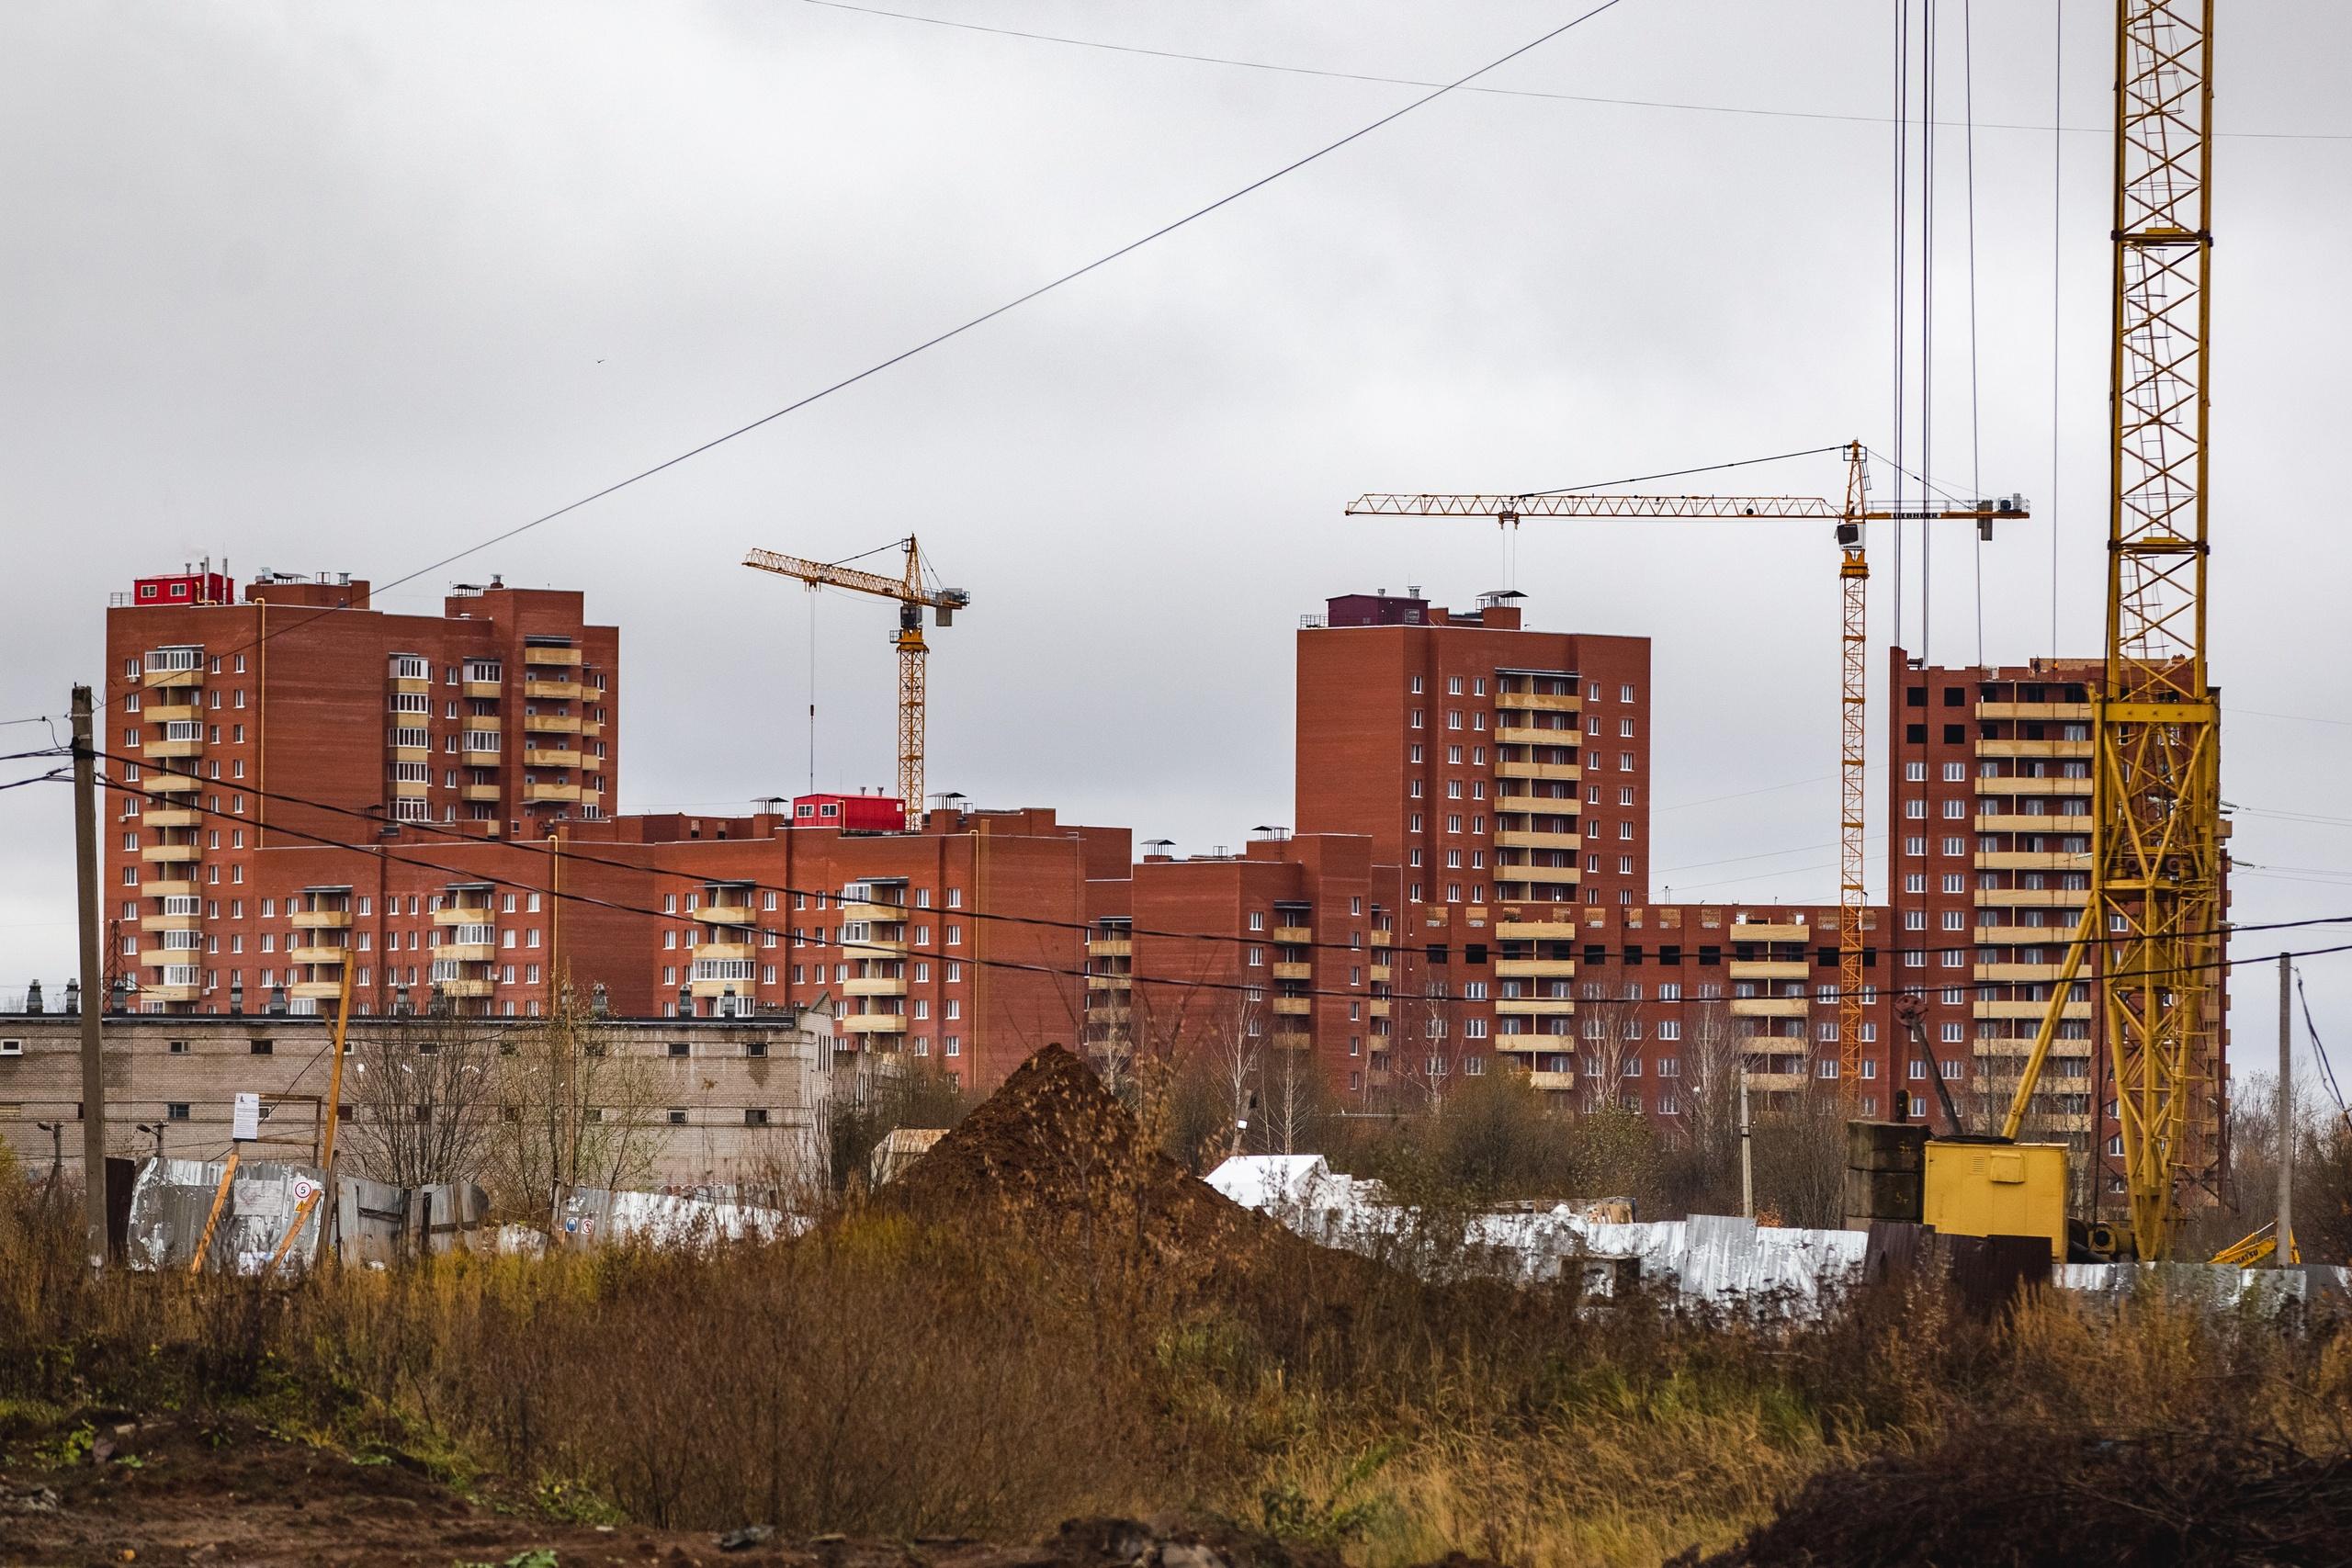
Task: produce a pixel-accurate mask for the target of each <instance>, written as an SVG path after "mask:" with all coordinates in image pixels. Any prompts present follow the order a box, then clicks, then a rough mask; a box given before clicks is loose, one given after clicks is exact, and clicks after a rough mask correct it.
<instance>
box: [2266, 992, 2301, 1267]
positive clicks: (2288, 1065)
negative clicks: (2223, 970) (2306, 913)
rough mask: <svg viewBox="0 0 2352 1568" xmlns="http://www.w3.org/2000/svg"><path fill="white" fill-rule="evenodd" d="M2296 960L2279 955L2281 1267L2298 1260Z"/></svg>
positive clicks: (2278, 1238) (2277, 1235) (2276, 1235)
mask: <svg viewBox="0 0 2352 1568" xmlns="http://www.w3.org/2000/svg"><path fill="white" fill-rule="evenodd" d="M2294 984H2295V959H2294V955H2293V954H2292V953H2280V954H2279V955H2278V1228H2277V1229H2276V1230H2274V1231H2272V1232H2271V1233H2270V1234H2271V1235H2272V1237H2273V1238H2274V1239H2275V1240H2276V1241H2277V1243H2278V1251H2277V1252H2276V1253H2275V1254H2273V1257H2275V1258H2277V1259H2278V1267H2279V1268H2281V1269H2284V1268H2286V1267H2287V1266H2288V1265H2290V1264H2291V1263H2292V1262H2294V1260H2295V1022H2294V1014H2293V1011H2292V1002H2293V991H2294Z"/></svg>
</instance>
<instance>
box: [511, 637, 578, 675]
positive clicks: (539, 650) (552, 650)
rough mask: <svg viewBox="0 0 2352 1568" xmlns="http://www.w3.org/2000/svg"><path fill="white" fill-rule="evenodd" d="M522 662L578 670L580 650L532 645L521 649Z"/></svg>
mask: <svg viewBox="0 0 2352 1568" xmlns="http://www.w3.org/2000/svg"><path fill="white" fill-rule="evenodd" d="M523 662H524V663H525V664H555V665H567V666H570V667H571V668H572V669H578V668H579V666H580V650H579V649H576V648H567V647H555V646H551V645H545V646H543V645H541V644H537V643H533V644H530V645H528V646H526V648H525V649H523Z"/></svg>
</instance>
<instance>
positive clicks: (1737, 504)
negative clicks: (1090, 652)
mask: <svg viewBox="0 0 2352 1568" xmlns="http://www.w3.org/2000/svg"><path fill="white" fill-rule="evenodd" d="M1869 457H1870V454H1869V452H1868V450H1867V449H1866V448H1864V447H1863V446H1862V444H1861V443H1860V442H1859V441H1854V442H1849V443H1848V444H1847V446H1846V499H1845V502H1844V504H1843V505H1840V504H1839V503H1838V502H1833V501H1829V500H1826V499H1825V498H1823V497H1819V496H1797V495H1596V494H1590V493H1581V492H1573V491H1571V492H1559V493H1553V494H1539V495H1498V494H1491V493H1488V494H1478V493H1470V494H1424V495H1388V494H1374V495H1363V496H1359V497H1357V498H1356V499H1355V500H1354V501H1353V502H1350V503H1349V505H1348V509H1347V515H1349V516H1351V517H1491V518H1493V519H1494V520H1495V522H1496V523H1497V525H1500V526H1507V527H1514V528H1515V527H1517V526H1518V525H1519V524H1520V522H1521V519H1522V518H1528V517H1566V518H1583V519H1588V520H1591V519H1603V520H1605V519H1610V518H1640V519H1709V518H1736V519H1783V520H1794V521H1800V522H1803V521H1819V522H1825V523H1830V524H1833V525H1835V537H1836V540H1837V544H1838V598H1839V604H1840V613H1841V623H1840V633H1839V641H1838V673H1839V682H1838V685H1839V704H1838V714H1839V719H1838V1082H1839V1086H1840V1089H1841V1090H1842V1092H1843V1093H1845V1094H1846V1095H1848V1096H1851V1095H1853V1094H1854V1093H1855V1092H1857V1088H1856V1086H1858V1085H1859V1084H1860V1081H1861V1074H1862V1067H1861V1057H1862V991H1863V985H1864V982H1863V978H1862V968H1863V964H1862V958H1863V942H1862V915H1863V908H1864V906H1865V904H1866V902H1867V895H1866V891H1865V884H1864V881H1863V864H1864V859H1863V850H1862V846H1863V842H1864V831H1863V829H1864V826H1865V824H1866V822H1867V819H1868V818H1867V814H1866V812H1865V810H1864V808H1863V779H1864V774H1865V761H1864V758H1865V751H1866V746H1867V742H1868V738H1869V731H1868V727H1867V725H1866V723H1865V717H1866V713H1867V706H1868V705H1867V701H1866V693H1867V679H1866V677H1867V672H1868V662H1869V661H1868V658H1867V649H1866V645H1865V639H1866V636H1867V633H1866V631H1865V613H1866V611H1867V608H1868V604H1867V598H1868V587H1869V583H1870V575H1871V571H1870V562H1869V559H1868V558H1867V556H1866V554H1865V552H1864V547H1863V536H1862V528H1863V525H1865V524H1868V523H1876V522H1894V521H1903V522H1912V521H1931V520H1939V519H1950V518H1967V519H1971V520H1973V521H1974V522H1975V523H1976V525H1977V526H1978V527H1979V529H1981V530H1987V531H1989V530H1990V528H1991V527H1992V525H1993V523H1994V521H1995V520H1996V519H2007V518H2022V517H2025V516H2027V515H2028V514H2029V513H2028V510H2027V507H2026V505H2025V502H2024V501H2023V500H2022V498H2020V497H2017V496H2008V497H2004V498H2001V499H1999V500H1978V501H1974V502H1973V504H1960V503H1957V502H1955V503H1952V504H1949V505H1946V506H1942V507H1927V508H1922V509H1920V510H1917V511H1908V512H1902V511H1873V510H1871V506H1870V504H1869V489H1870V486H1869Z"/></svg>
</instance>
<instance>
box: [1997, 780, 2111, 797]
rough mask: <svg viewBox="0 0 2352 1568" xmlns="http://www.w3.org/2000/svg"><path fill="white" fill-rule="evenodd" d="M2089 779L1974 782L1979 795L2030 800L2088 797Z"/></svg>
mask: <svg viewBox="0 0 2352 1568" xmlns="http://www.w3.org/2000/svg"><path fill="white" fill-rule="evenodd" d="M2091 784H2092V781H2091V780H2089V779H1985V778H1980V779H1978V780H1977V781H1976V793H1977V794H1979V795H2023V796H2025V797H2026V798H2027V799H2032V798H2033V797H2035V796H2037V795H2088V794H2090V793H2091Z"/></svg>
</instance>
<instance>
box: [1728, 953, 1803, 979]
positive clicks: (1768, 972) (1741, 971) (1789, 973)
mask: <svg viewBox="0 0 2352 1568" xmlns="http://www.w3.org/2000/svg"><path fill="white" fill-rule="evenodd" d="M1729 967H1730V973H1731V977H1732V978H1733V979H1735V980H1802V979H1804V978H1805V977H1807V976H1810V975H1811V974H1812V973H1813V965H1811V964H1805V963H1803V962H1801V961H1800V962H1797V963H1783V962H1781V961H1780V960H1778V959H1771V960H1766V959H1760V958H1745V959H1743V958H1735V959H1733V960H1732V961H1731V964H1730V966H1729Z"/></svg>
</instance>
